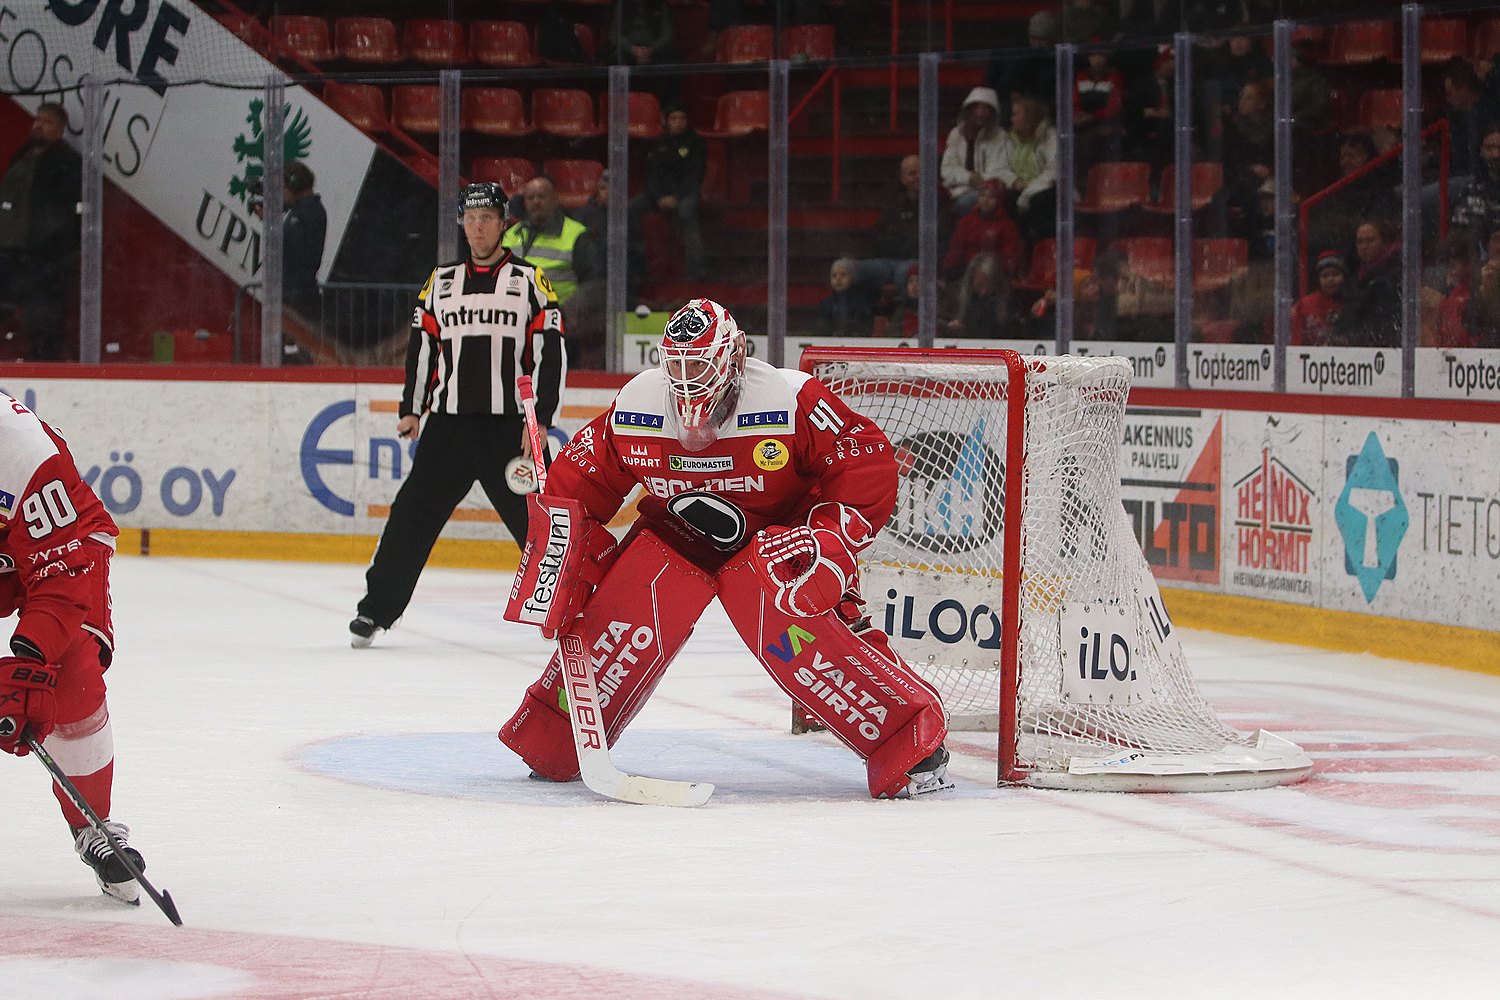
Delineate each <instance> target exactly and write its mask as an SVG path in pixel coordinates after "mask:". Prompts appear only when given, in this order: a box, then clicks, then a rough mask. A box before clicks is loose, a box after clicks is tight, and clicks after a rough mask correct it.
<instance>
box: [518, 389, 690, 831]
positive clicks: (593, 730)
mask: <svg viewBox="0 0 1500 1000" xmlns="http://www.w3.org/2000/svg"><path fill="white" fill-rule="evenodd" d="M516 391H517V394H518V395H519V397H520V401H521V408H522V410H524V411H525V414H526V433H527V434H528V435H530V438H531V459H532V462H533V464H534V465H535V466H536V488H537V492H539V493H545V492H546V490H547V467H546V461H545V459H544V458H543V454H542V435H541V431H540V430H539V429H538V427H537V423H536V391H535V390H534V389H533V388H532V384H531V376H530V375H522V376H520V377H519V378H517V379H516ZM557 651H558V655H559V656H561V657H562V666H563V674H564V676H565V678H566V681H565V683H566V690H567V693H568V721H569V722H570V723H571V724H572V727H573V745H574V747H575V748H576V749H577V750H578V773H579V774H580V775H581V776H582V777H583V783H584V785H585V787H587V788H588V789H589V791H591V792H595V793H597V794H599V795H603V796H604V797H605V798H610V799H616V800H618V801H620V802H635V803H638V804H640V805H648V806H701V805H703V804H704V803H705V802H707V801H708V798H709V796H711V795H712V794H713V793H714V786H713V785H711V784H710V783H708V782H706V781H674V780H672V779H670V778H648V777H645V776H644V775H639V774H626V773H625V772H624V771H621V770H620V769H619V768H618V767H616V766H615V762H614V761H613V760H611V759H610V756H609V737H608V736H607V735H606V734H605V731H604V713H603V712H602V711H601V710H600V707H599V681H598V678H597V677H596V676H595V675H594V665H593V663H591V662H590V661H589V658H588V654H587V652H586V651H585V650H584V648H583V642H582V640H581V639H580V638H579V637H578V635H577V634H576V633H574V632H573V631H571V630H569V631H565V632H563V634H562V635H560V636H558V641H557Z"/></svg>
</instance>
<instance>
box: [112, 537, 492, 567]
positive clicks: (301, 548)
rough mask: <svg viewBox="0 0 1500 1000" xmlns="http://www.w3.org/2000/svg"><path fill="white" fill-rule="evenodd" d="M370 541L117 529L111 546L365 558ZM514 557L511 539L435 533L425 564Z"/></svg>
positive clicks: (214, 555)
mask: <svg viewBox="0 0 1500 1000" xmlns="http://www.w3.org/2000/svg"><path fill="white" fill-rule="evenodd" d="M376 541H377V539H376V538H375V536H373V535H317V534H307V535H303V534H287V533H282V532H273V531H195V530H190V529H186V528H151V529H144V530H143V529H140V528H122V529H120V537H119V540H118V542H117V543H116V548H117V549H118V551H119V552H120V553H121V554H122V555H153V556H191V557H197V558H208V559H271V560H281V561H285V562H351V563H368V562H369V561H370V557H371V556H372V555H374V553H375V543H376ZM520 562H521V550H520V549H519V548H517V547H516V543H515V542H512V541H504V542H497V541H477V540H470V539H463V538H439V539H438V540H437V544H436V545H434V546H433V547H432V555H431V557H429V558H428V560H427V565H429V566H451V567H455V568H459V569H494V570H512V571H513V570H515V568H516V567H517V566H518V565H520Z"/></svg>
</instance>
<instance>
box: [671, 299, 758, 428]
mask: <svg viewBox="0 0 1500 1000" xmlns="http://www.w3.org/2000/svg"><path fill="white" fill-rule="evenodd" d="M661 370H662V372H663V373H664V374H665V375H666V377H667V385H668V386H669V387H670V389H671V393H672V401H673V402H674V403H675V404H676V408H677V416H678V418H679V420H680V421H681V424H682V429H683V430H684V431H688V432H692V431H699V430H703V429H708V428H711V427H713V426H715V425H716V424H717V422H718V420H720V419H722V418H723V414H722V413H719V412H718V411H719V409H720V404H721V403H723V402H724V401H725V399H726V398H727V397H729V395H730V392H731V390H733V389H737V387H738V385H739V380H740V375H741V374H743V372H744V370H745V334H744V333H743V332H742V331H741V330H740V328H739V325H738V324H737V323H735V321H734V317H733V316H731V315H729V310H727V309H725V308H724V307H723V306H721V305H719V304H718V303H717V302H714V301H713V300H711V299H693V300H692V301H691V302H689V303H688V304H687V305H685V306H683V307H682V308H681V309H679V310H677V311H676V312H675V313H673V314H672V318H671V319H669V320H667V326H666V329H665V331H664V332H663V334H662V339H661ZM725 409H726V412H727V408H725Z"/></svg>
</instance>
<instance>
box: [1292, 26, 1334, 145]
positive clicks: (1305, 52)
mask: <svg viewBox="0 0 1500 1000" xmlns="http://www.w3.org/2000/svg"><path fill="white" fill-rule="evenodd" d="M1314 44H1316V43H1314V42H1313V41H1312V40H1311V39H1307V38H1303V39H1295V40H1293V42H1292V123H1293V124H1292V127H1293V128H1294V129H1296V130H1297V131H1298V132H1300V133H1301V134H1303V135H1307V134H1309V133H1318V132H1322V131H1323V130H1324V129H1326V128H1328V125H1329V111H1328V95H1329V93H1330V90H1331V88H1330V87H1329V86H1328V77H1326V76H1324V75H1323V73H1322V71H1320V70H1319V69H1318V66H1317V62H1316V61H1315V60H1313V59H1312V58H1311V57H1310V55H1309V53H1310V52H1311V51H1312V47H1313V45H1314Z"/></svg>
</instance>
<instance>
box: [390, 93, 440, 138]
mask: <svg viewBox="0 0 1500 1000" xmlns="http://www.w3.org/2000/svg"><path fill="white" fill-rule="evenodd" d="M391 118H392V119H394V120H395V123H396V127H397V128H399V129H401V130H402V131H403V132H417V133H420V134H423V135H436V134H437V133H438V132H440V131H442V128H443V115H442V91H441V90H440V89H439V88H438V87H436V86H434V85H428V84H403V85H401V86H398V87H394V88H392V90H391Z"/></svg>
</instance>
